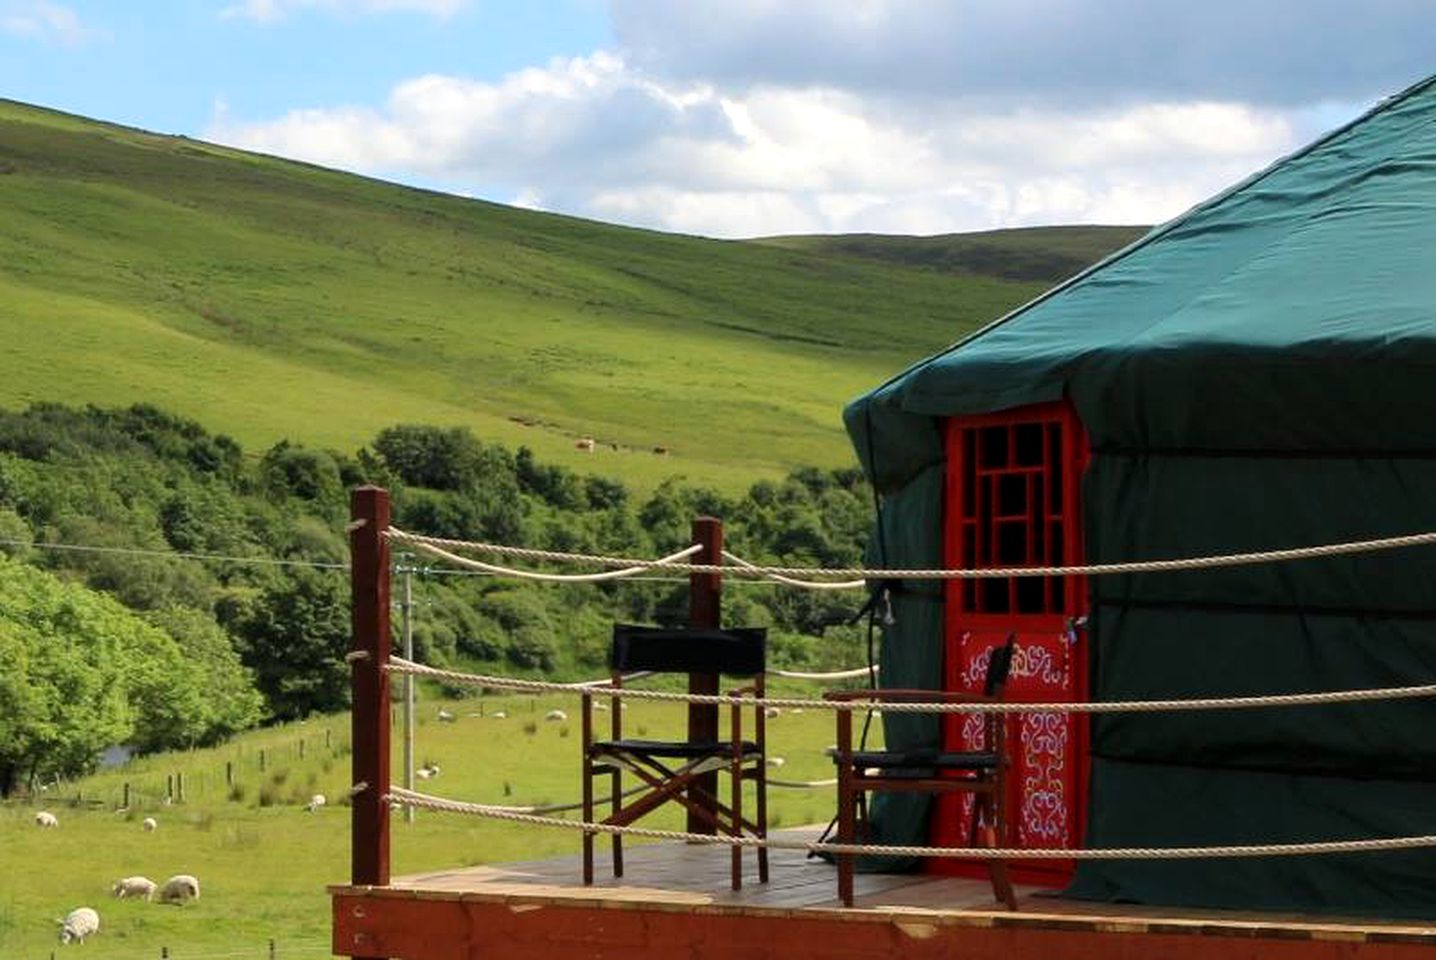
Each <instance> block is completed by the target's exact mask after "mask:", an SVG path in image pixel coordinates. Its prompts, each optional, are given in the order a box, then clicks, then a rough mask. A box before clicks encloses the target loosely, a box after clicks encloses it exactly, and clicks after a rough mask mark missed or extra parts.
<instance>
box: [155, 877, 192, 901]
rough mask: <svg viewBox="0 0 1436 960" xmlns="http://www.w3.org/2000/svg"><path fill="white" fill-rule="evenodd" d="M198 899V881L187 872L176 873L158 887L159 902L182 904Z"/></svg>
mask: <svg viewBox="0 0 1436 960" xmlns="http://www.w3.org/2000/svg"><path fill="white" fill-rule="evenodd" d="M198 899H199V881H198V880H196V879H195V878H194V877H192V876H190V875H189V874H187V873H177V874H175V875H174V876H172V877H170V878H169V879H168V880H166V881H165V885H164V886H163V887H160V903H178V904H184V903H188V902H189V901H191V900H198Z"/></svg>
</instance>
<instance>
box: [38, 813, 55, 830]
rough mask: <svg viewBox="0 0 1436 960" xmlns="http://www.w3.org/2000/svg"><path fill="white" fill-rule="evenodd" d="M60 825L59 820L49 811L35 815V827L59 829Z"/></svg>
mask: <svg viewBox="0 0 1436 960" xmlns="http://www.w3.org/2000/svg"><path fill="white" fill-rule="evenodd" d="M59 825H60V821H59V819H58V818H57V817H56V816H55V815H54V814H53V813H51V812H50V811H48V810H41V811H40V812H39V813H37V814H35V826H37V827H45V828H46V829H48V828H50V827H58V826H59Z"/></svg>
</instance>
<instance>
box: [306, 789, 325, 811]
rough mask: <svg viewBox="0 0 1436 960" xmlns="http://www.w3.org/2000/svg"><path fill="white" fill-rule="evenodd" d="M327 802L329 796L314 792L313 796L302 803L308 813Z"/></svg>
mask: <svg viewBox="0 0 1436 960" xmlns="http://www.w3.org/2000/svg"><path fill="white" fill-rule="evenodd" d="M328 802H329V798H327V797H326V796H324V794H322V793H316V794H315V795H314V796H312V797H310V798H309V802H308V803H306V804H305V805H304V809H305V811H306V812H308V813H313V812H314V811H315V810H318V809H319V808H320V807H322V806H324V805H325V804H326V803H328Z"/></svg>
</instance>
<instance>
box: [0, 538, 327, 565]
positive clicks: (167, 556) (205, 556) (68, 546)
mask: <svg viewBox="0 0 1436 960" xmlns="http://www.w3.org/2000/svg"><path fill="white" fill-rule="evenodd" d="M0 544H6V545H10V546H17V547H32V548H34V549H36V550H68V551H71V552H75V553H113V554H120V555H123V556H132V557H155V558H157V559H160V560H212V561H216V562H219V563H249V564H256V565H262V566H270V567H313V568H315V569H319V570H348V569H349V564H347V563H326V562H324V561H322V560H285V559H282V558H280V557H235V556H229V555H227V554H222V553H189V552H186V551H183V550H146V549H143V548H141V547H97V546H93V545H91V544H82V543H38V542H31V541H29V540H18V539H10V538H5V537H0Z"/></svg>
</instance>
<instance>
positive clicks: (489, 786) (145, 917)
mask: <svg viewBox="0 0 1436 960" xmlns="http://www.w3.org/2000/svg"><path fill="white" fill-rule="evenodd" d="M783 689H784V691H785V692H789V691H792V692H800V693H801V694H802V695H807V694H810V693H812V691H811V690H805V691H797V690H796V688H789V687H784V688H783ZM441 706H442V707H444V708H445V709H447V710H449V711H450V712H452V713H453V714H454V715H455V718H456V719H455V720H454V721H453V722H452V723H444V722H439V721H438V720H437V719H435V718H436V717H437V714H438V709H439V708H440V707H441ZM577 706H578V703H577V700H576V698H574V697H572V696H554V697H539V698H536V699H533V698H528V697H520V696H495V697H485V698H482V700H479V699H465V700H456V701H440V700H437V699H424V700H421V702H420V706H419V709H418V710H416V716H417V717H418V718H419V728H418V733H417V736H416V738H415V740H416V750H415V762H416V764H429V763H436V764H438V765H439V767H440V769H441V773H440V775H439V776H438V777H436V778H435V779H433V780H430V781H427V782H420V783H419V788H420V789H423V790H425V791H428V792H433V793H437V794H440V795H443V796H449V797H453V798H455V799H461V800H473V801H478V802H487V803H500V804H512V805H529V804H541V803H563V802H567V801H573V800H577V799H578V797H579V752H578V750H579V748H578V742H579V739H578V738H579V726H578V720H579V715H578V712H577ZM555 707H557V708H561V709H564V710H566V711H567V713H568V715H569V717H570V720H569V721H568V722H567V723H560V722H545V721H544V719H543V718H544V715H545V713H546V712H547V711H548V710H550V709H553V708H555ZM499 710H503V711H505V712H506V713H507V714H508V716H507V718H505V719H497V718H495V717H494V713H495V712H496V711H499ZM684 710H685V708H684V707H683V706H682V705H681V704H657V703H651V702H642V701H635V702H634V703H633V705H632V706H631V708H630V709H629V710H627V711H626V713H625V723H626V724H627V727H626V729H627V730H628V731H629V732H630V733H633V734H636V735H639V736H643V735H648V736H667V735H670V734H676V733H677V731H678V729H679V727H680V726H681V724H682V722H683V717H684V715H685V714H684ZM480 711H482V713H483V715H482V716H480V715H479V713H480ZM600 716H602V715H600ZM747 721H748V723H749V724H751V722H752V720H751V715H750V716H748V718H747ZM725 722H726V721H725ZM348 723H349V720H348V716H347V715H343V716H333V717H326V718H316V719H314V720H311V721H309V722H307V723H302V724H289V725H285V726H280V727H274V728H271V729H267V730H261V731H256V732H253V733H249V734H246V735H244V736H242V737H239V738H236V739H235V740H234V741H233V742H231V743H229V744H226V745H225V746H222V747H218V748H215V749H211V750H196V751H193V752H189V753H177V754H176V753H171V754H157V755H155V756H152V757H147V758H144V759H141V760H136V761H132V762H130V763H128V764H126V765H124V766H121V767H117V768H114V769H112V770H108V771H105V772H103V773H101V774H97V775H95V776H93V777H89V778H87V779H85V780H82V781H78V782H72V783H65V784H62V785H59V786H57V787H54V788H52V789H50V790H49V791H47V792H46V793H45V794H42V795H41V796H40V797H39V799H38V800H37V801H36V803H35V804H34V805H31V804H28V803H24V802H18V801H17V802H13V803H10V804H5V805H0V850H3V851H4V857H5V860H4V862H5V865H6V869H4V870H3V871H0V956H3V957H5V958H6V960H45V958H47V957H49V955H50V951H51V950H58V949H60V948H59V943H58V938H57V929H58V928H57V927H56V925H55V924H54V922H53V921H54V919H55V918H57V917H60V916H63V915H64V914H65V913H66V912H67V911H69V910H70V909H73V908H74V907H77V906H93V907H95V908H96V909H97V910H98V911H99V912H100V918H101V932H100V934H99V935H98V937H97V938H96V939H95V940H92V941H89V942H88V944H87V946H86V948H85V949H86V951H87V953H88V955H92V956H96V957H104V958H106V960H155V958H158V957H159V956H160V950H161V948H162V947H167V948H169V954H170V956H171V957H172V958H174V960H218V958H220V957H235V958H239V957H253V958H255V960H261V958H263V957H265V956H266V951H267V949H268V942H269V941H270V940H271V939H273V940H275V941H276V947H277V950H278V956H279V957H280V958H282V960H308V958H319V957H328V956H329V955H330V954H329V950H328V942H329V939H328V938H329V903H328V898H327V895H326V893H325V886H326V885H327V884H331V883H343V882H346V881H347V880H348V876H349V874H348V871H349V816H348V814H349V811H348V808H347V807H345V806H343V805H342V802H341V798H342V797H343V796H344V793H345V790H346V789H347V787H348V785H349V783H350V778H349V763H350V756H349V726H348ZM768 730H769V732H768V750H769V756H770V757H771V756H781V757H783V758H784V759H785V760H786V763H785V764H784V765H783V767H782V768H781V770H780V771H775V772H774V773H772V774H771V775H772V776H774V777H781V778H783V779H787V780H819V779H823V778H827V777H831V776H832V764H831V762H830V761H829V760H828V759H827V757H825V756H824V755H823V752H822V751H823V748H824V747H825V746H827V745H828V744H831V743H832V742H833V741H834V734H833V719H832V715H831V714H828V713H817V712H813V711H808V712H805V713H802V714H800V715H794V714H792V713H791V712H788V713H784V714H783V715H782V716H780V717H778V718H775V719H773V720H770V721H769V728H768ZM395 737H396V739H395V751H394V760H393V762H394V777H395V779H396V780H398V779H399V778H400V776H401V773H400V771H401V770H402V767H401V765H400V763H401V752H400V744H399V740H398V737H399V728H398V727H397V726H396V727H395ZM301 741H303V743H304V748H303V749H304V756H303V758H301V757H300V749H301V748H300V742H301ZM261 751H263V753H264V758H265V759H264V764H265V770H264V772H263V773H261V772H260V769H259V765H260V753H261ZM226 763H229V764H231V765H232V768H231V769H232V771H233V777H234V782H235V784H237V785H238V788H237V790H235V793H236V794H237V796H238V799H231V790H232V788H231V787H229V786H228V785H227V783H226V771H225V764H226ZM177 776H180V777H182V778H183V781H184V791H185V800H184V802H182V803H178V802H177V803H174V804H173V805H167V804H166V803H165V802H164V801H165V798H166V796H167V793H168V789H167V787H168V784H169V783H170V782H173V781H171V779H170V778H176V777H177ZM127 782H128V783H129V784H130V791H131V792H130V808H129V809H128V810H127V811H125V810H121V809H120V806H121V803H122V800H123V797H124V784H125V783H127ZM630 782H631V778H630ZM314 793H324V794H325V795H326V796H327V797H329V798H330V799H331V804H330V805H329V806H326V807H324V808H321V809H319V810H317V811H315V812H314V813H306V812H305V811H304V809H303V804H304V803H305V801H307V800H308V799H309V797H310V796H311V795H312V794H314ZM262 803H263V804H267V805H261V804H262ZM832 808H833V792H832V788H824V789H809V790H797V789H778V788H773V789H772V790H771V791H770V823H771V824H772V825H773V826H774V827H782V826H794V825H798V824H804V823H816V822H825V821H826V820H827V819H828V818H829V816H831V811H832ZM38 809H47V810H50V811H52V812H54V813H55V814H56V816H57V817H58V818H59V820H60V825H59V827H58V828H55V829H52V830H42V829H39V828H38V827H36V826H35V825H34V822H33V818H34V814H35V811H36V810H38ZM146 816H154V817H155V818H156V819H157V820H158V821H159V828H158V829H157V830H156V831H155V832H154V833H145V832H143V831H142V830H141V828H140V821H141V820H142V819H143V818H144V817H146ZM567 816H568V817H570V818H574V819H577V814H575V813H570V814H567ZM643 824H644V825H645V826H661V827H664V828H667V829H682V821H681V811H678V810H677V809H676V808H674V809H673V810H667V811H660V812H659V813H657V814H655V815H654V816H652V817H649V818H647V819H645V820H644V821H643ZM393 826H394V837H393V869H394V872H395V873H396V874H403V873H407V872H415V871H420V870H425V869H430V868H440V867H450V866H461V865H471V864H476V863H482V862H491V861H506V860H525V859H536V858H544V857H551V856H554V857H557V856H573V855H575V854H577V853H578V850H579V834H578V833H576V832H574V831H571V830H562V829H558V828H542V827H533V826H527V825H521V824H512V823H506V822H500V821H493V820H481V819H478V818H475V817H468V816H459V815H451V814H438V813H431V812H427V811H419V812H418V813H417V816H416V818H415V822H414V823H412V824H408V823H405V822H404V817H403V814H402V813H401V812H397V811H396V812H395V814H394V820H393ZM639 842H641V841H639ZM604 849H606V848H605V847H604V846H600V850H604ZM713 855H714V856H716V857H724V856H726V853H725V852H724V851H722V850H719V849H714V850H713ZM602 864H603V861H602V860H601V861H600V868H601V869H602ZM176 873H192V874H194V875H195V876H196V877H198V878H199V880H200V884H201V888H202V893H201V897H200V899H199V900H198V901H196V902H194V903H192V904H189V905H187V906H185V907H175V906H161V905H159V904H153V903H143V902H136V901H117V900H114V899H111V897H110V885H111V884H112V883H113V882H114V881H115V880H117V879H118V878H120V877H122V876H129V875H133V874H140V875H143V876H147V877H149V878H150V879H152V880H155V881H156V882H160V883H162V882H163V881H164V879H165V878H166V877H168V876H171V875H173V874H176ZM577 879H578V878H577V875H576V874H575V880H577ZM68 949H72V950H78V949H79V948H73V947H72V948H68Z"/></svg>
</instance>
